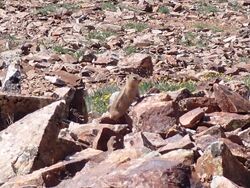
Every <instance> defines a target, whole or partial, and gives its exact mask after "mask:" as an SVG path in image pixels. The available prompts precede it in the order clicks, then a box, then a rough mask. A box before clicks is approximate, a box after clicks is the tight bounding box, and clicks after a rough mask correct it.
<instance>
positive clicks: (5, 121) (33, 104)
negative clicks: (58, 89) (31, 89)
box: [0, 93, 55, 130]
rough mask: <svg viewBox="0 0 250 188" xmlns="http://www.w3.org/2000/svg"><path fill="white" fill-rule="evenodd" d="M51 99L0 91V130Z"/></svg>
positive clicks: (51, 100)
mask: <svg viewBox="0 0 250 188" xmlns="http://www.w3.org/2000/svg"><path fill="white" fill-rule="evenodd" d="M53 101H55V99H53V98H45V97H33V96H22V95H13V94H7V93H0V106H1V109H0V125H1V126H0V130H2V129H3V128H5V127H7V126H8V125H9V124H11V123H13V122H16V121H18V120H19V119H21V118H23V117H24V116H25V115H27V114H29V113H32V112H34V111H36V110H38V109H40V108H42V107H44V106H46V105H48V104H50V103H52V102H53Z"/></svg>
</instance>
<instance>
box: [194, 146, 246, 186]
mask: <svg viewBox="0 0 250 188" xmlns="http://www.w3.org/2000/svg"><path fill="white" fill-rule="evenodd" d="M195 169H196V172H197V174H198V176H199V177H200V178H201V179H203V180H205V181H210V180H211V178H212V177H213V176H224V177H226V178H228V179H230V180H231V181H233V182H234V183H236V184H238V185H240V186H245V187H250V181H249V179H250V171H248V170H247V169H246V168H245V167H244V166H243V165H242V164H241V163H240V162H239V161H238V160H237V159H236V158H235V157H234V156H233V155H232V153H231V152H230V150H229V148H228V147H227V146H226V144H224V143H223V142H214V143H213V144H211V145H210V146H209V147H208V148H207V149H206V151H205V152H204V154H203V155H202V156H201V157H200V158H199V159H198V161H197V164H196V167H195Z"/></svg>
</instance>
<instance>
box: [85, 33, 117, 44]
mask: <svg viewBox="0 0 250 188" xmlns="http://www.w3.org/2000/svg"><path fill="white" fill-rule="evenodd" d="M112 35H115V33H114V32H112V31H91V32H89V34H88V38H89V39H97V40H100V41H102V42H103V41H105V40H106V39H107V38H108V37H110V36H112Z"/></svg>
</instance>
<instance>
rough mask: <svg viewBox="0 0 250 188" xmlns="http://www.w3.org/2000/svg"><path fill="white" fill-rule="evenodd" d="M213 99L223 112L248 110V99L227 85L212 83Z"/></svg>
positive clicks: (249, 109)
mask: <svg viewBox="0 0 250 188" xmlns="http://www.w3.org/2000/svg"><path fill="white" fill-rule="evenodd" d="M213 89H214V96H215V100H216V102H217V104H218V106H219V107H220V109H221V110H222V111H223V112H231V113H248V112H250V101H248V100H247V99H245V98H243V97H242V96H241V95H240V94H238V93H236V92H233V91H230V90H229V88H228V87H226V86H223V85H220V84H214V86H213Z"/></svg>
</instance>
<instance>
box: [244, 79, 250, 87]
mask: <svg viewBox="0 0 250 188" xmlns="http://www.w3.org/2000/svg"><path fill="white" fill-rule="evenodd" d="M244 84H245V85H246V86H247V87H249V88H250V76H247V77H245V78H244Z"/></svg>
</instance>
